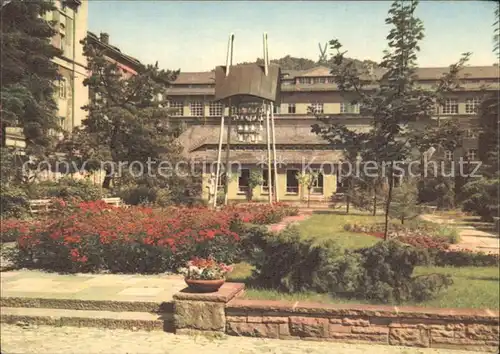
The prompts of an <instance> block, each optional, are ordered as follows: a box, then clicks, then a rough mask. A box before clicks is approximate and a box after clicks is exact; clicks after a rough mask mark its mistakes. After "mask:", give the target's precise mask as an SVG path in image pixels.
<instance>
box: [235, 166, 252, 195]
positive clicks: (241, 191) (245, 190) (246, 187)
mask: <svg viewBox="0 0 500 354" xmlns="http://www.w3.org/2000/svg"><path fill="white" fill-rule="evenodd" d="M243 171H248V179H250V172H251V171H250V169H249V168H242V169H240V172H239V175H238V194H245V195H246V194H247V192H248V185H246V186H243V188H242V186H241V185H240V178H241V176H242V174H243ZM247 182H248V181H247Z"/></svg>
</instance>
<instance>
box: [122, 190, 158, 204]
mask: <svg viewBox="0 0 500 354" xmlns="http://www.w3.org/2000/svg"><path fill="white" fill-rule="evenodd" d="M156 195H157V190H156V189H155V188H152V187H149V186H146V185H140V186H135V185H133V186H127V187H124V188H122V189H121V190H120V191H119V192H118V196H119V197H120V198H121V199H122V200H123V201H124V202H125V203H126V204H129V205H144V204H153V203H155V201H156Z"/></svg>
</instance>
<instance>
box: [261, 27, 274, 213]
mask: <svg viewBox="0 0 500 354" xmlns="http://www.w3.org/2000/svg"><path fill="white" fill-rule="evenodd" d="M262 44H263V50H264V73H265V75H266V76H267V75H268V73H269V61H268V58H267V33H265V32H264V34H263V35H262ZM263 106H264V107H265V109H266V132H267V134H266V135H267V186H268V189H269V204H273V182H272V177H273V174H272V165H271V129H270V126H269V114H270V112H269V107H270V105H269V104H268V103H267V102H264V104H263Z"/></svg>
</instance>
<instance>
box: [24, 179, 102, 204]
mask: <svg viewBox="0 0 500 354" xmlns="http://www.w3.org/2000/svg"><path fill="white" fill-rule="evenodd" d="M29 190H30V198H33V199H46V198H60V199H64V200H70V199H74V198H75V199H78V200H82V201H93V200H99V199H101V188H100V186H99V185H97V184H94V183H92V182H91V181H89V180H82V179H73V178H71V177H63V178H61V179H59V180H58V181H43V182H40V183H38V184H32V185H30V187H29Z"/></svg>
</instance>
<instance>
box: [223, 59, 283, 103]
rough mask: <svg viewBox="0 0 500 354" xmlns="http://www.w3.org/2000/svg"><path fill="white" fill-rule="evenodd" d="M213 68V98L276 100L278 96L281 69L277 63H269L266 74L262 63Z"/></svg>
mask: <svg viewBox="0 0 500 354" xmlns="http://www.w3.org/2000/svg"><path fill="white" fill-rule="evenodd" d="M226 70H227V67H226V66H218V67H217V68H216V69H215V100H216V101H223V100H227V99H230V98H231V99H234V100H248V99H252V98H253V99H255V98H258V99H263V100H267V101H272V102H277V101H279V96H280V77H281V71H280V67H279V66H278V65H273V64H271V65H269V67H268V73H267V76H266V74H265V69H264V65H258V64H254V63H253V64H239V65H235V66H231V67H230V70H229V75H227V76H226Z"/></svg>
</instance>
